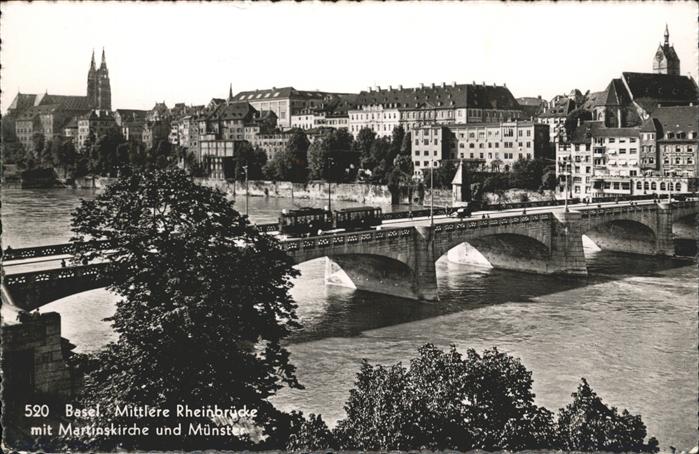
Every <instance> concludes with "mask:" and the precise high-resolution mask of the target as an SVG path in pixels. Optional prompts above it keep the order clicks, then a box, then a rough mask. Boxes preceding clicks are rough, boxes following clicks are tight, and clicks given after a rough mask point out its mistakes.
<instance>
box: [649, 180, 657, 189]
mask: <svg viewBox="0 0 699 454" xmlns="http://www.w3.org/2000/svg"><path fill="white" fill-rule="evenodd" d="M657 188H658V185H656V184H655V181H653V182H652V183H651V184H650V190H651V191H655V190H656V189H657Z"/></svg>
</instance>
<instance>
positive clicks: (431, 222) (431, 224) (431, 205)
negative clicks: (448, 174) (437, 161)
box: [430, 161, 434, 228]
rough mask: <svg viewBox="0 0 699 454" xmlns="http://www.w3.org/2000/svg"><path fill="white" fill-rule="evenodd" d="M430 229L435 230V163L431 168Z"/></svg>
mask: <svg viewBox="0 0 699 454" xmlns="http://www.w3.org/2000/svg"><path fill="white" fill-rule="evenodd" d="M430 228H434V161H432V165H431V166H430Z"/></svg>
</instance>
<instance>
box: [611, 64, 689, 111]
mask: <svg viewBox="0 0 699 454" xmlns="http://www.w3.org/2000/svg"><path fill="white" fill-rule="evenodd" d="M622 77H623V79H624V81H625V82H626V86H627V87H628V88H629V90H630V92H631V93H630V95H631V97H632V98H633V100H634V101H636V102H637V103H638V104H639V105H640V106H641V107H643V108H644V109H645V110H646V111H648V112H653V110H654V109H656V108H658V104H661V105H683V104H684V105H687V104H689V103H694V104H696V103H697V101H699V91H698V90H697V85H696V83H695V82H694V81H693V80H692V79H691V78H689V77H687V76H676V75H672V74H654V73H631V72H625V73H622Z"/></svg>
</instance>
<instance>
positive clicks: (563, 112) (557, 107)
mask: <svg viewBox="0 0 699 454" xmlns="http://www.w3.org/2000/svg"><path fill="white" fill-rule="evenodd" d="M573 109H575V101H573V100H572V99H571V98H569V97H568V96H560V97H558V98H556V99H554V101H553V102H552V103H551V105H550V106H549V108H548V109H547V110H546V111H545V112H542V113H540V114H539V116H540V117H567V116H568V114H569V113H570V112H571V111H572V110H573Z"/></svg>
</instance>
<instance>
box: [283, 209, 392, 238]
mask: <svg viewBox="0 0 699 454" xmlns="http://www.w3.org/2000/svg"><path fill="white" fill-rule="evenodd" d="M382 219H383V214H382V210H381V208H378V207H370V206H363V207H354V208H342V209H340V210H334V211H333V212H330V211H329V210H327V209H321V208H310V207H305V208H299V209H297V210H282V212H281V215H280V216H279V233H281V234H282V235H287V236H303V235H315V234H317V233H323V232H325V233H328V231H345V232H350V231H353V230H367V229H370V228H372V227H375V226H377V225H381V222H382Z"/></svg>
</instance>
